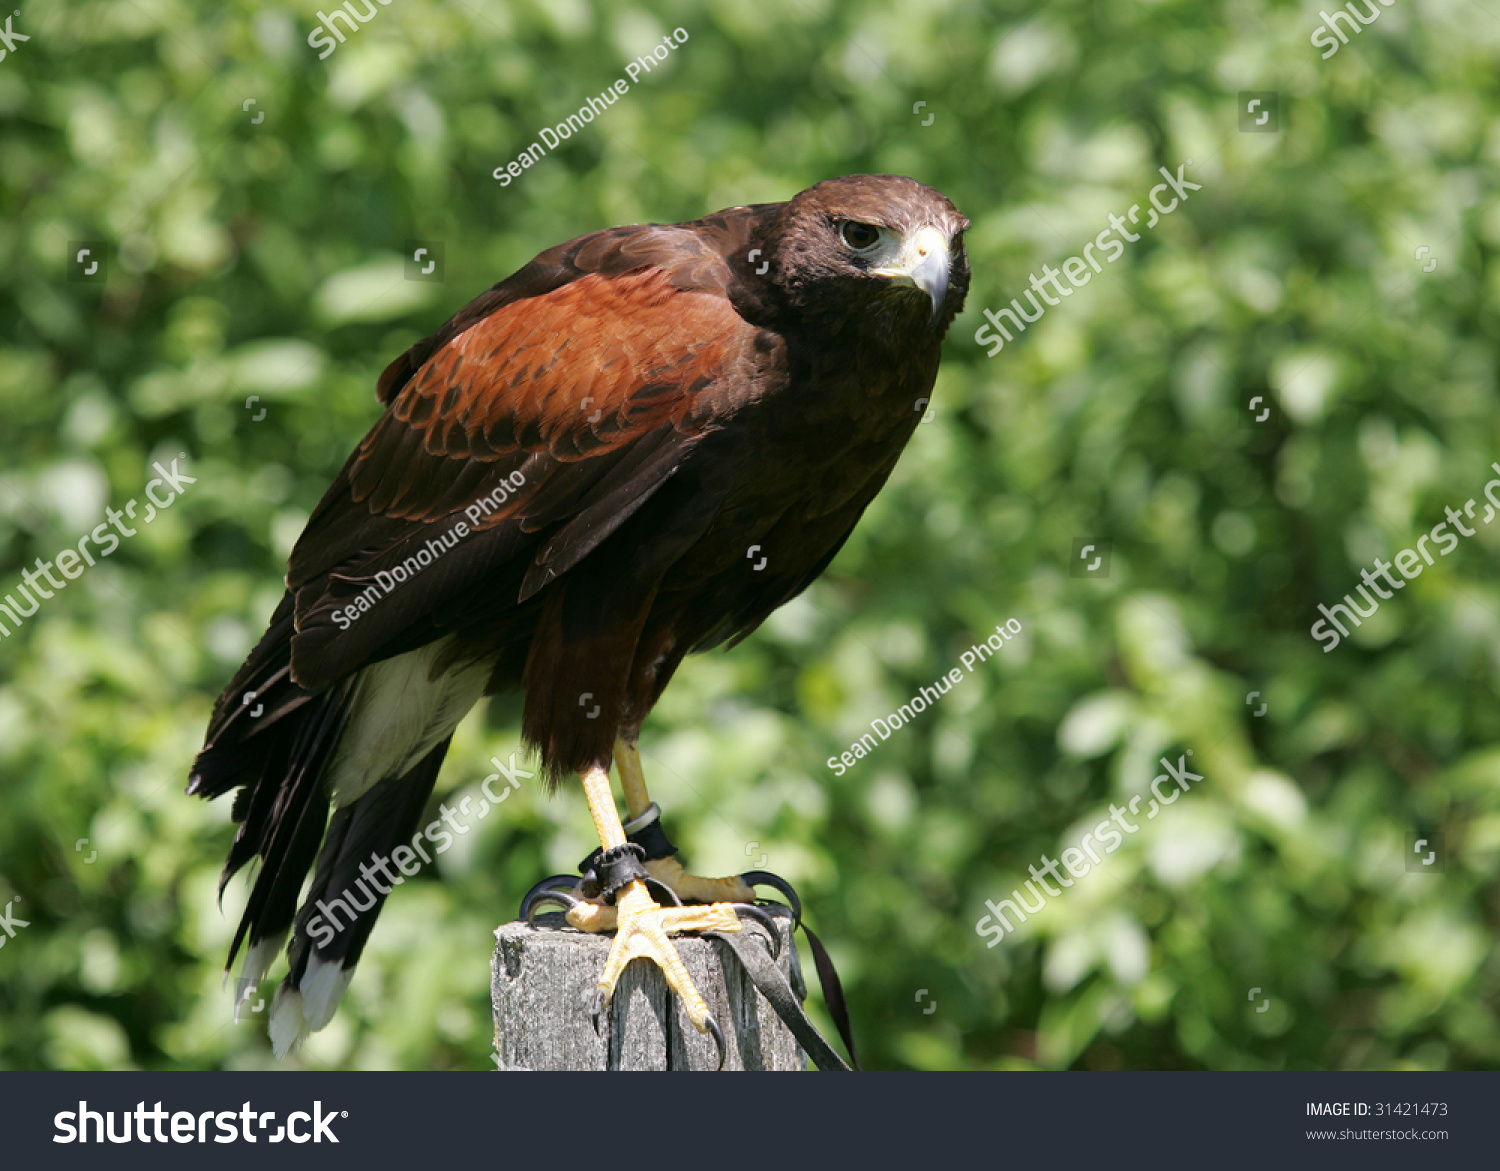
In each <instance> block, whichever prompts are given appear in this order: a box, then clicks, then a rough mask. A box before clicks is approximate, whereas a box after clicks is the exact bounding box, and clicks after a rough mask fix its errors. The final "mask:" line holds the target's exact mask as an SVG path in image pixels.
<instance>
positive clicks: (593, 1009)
mask: <svg viewBox="0 0 1500 1171" xmlns="http://www.w3.org/2000/svg"><path fill="white" fill-rule="evenodd" d="M603 1015H604V989H603V988H595V989H594V999H593V1000H592V1001H591V1002H590V1003H589V1020H590V1021H592V1022H593V1025H594V1036H596V1037H598V1036H600V1035H601V1034H600V1032H599V1020H600V1018H601V1017H603Z"/></svg>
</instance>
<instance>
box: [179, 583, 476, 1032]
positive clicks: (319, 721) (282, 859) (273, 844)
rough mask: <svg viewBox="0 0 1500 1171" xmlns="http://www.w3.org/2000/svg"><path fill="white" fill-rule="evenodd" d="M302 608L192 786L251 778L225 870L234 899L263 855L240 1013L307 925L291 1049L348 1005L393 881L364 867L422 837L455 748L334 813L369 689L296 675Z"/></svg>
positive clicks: (222, 715)
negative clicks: (362, 692)
mask: <svg viewBox="0 0 1500 1171" xmlns="http://www.w3.org/2000/svg"><path fill="white" fill-rule="evenodd" d="M292 619H293V614H292V601H291V595H290V594H288V595H287V596H286V597H285V598H283V600H282V603H281V605H280V606H279V607H277V610H276V613H275V614H274V615H273V616H272V619H271V624H270V628H269V629H268V630H267V631H266V634H265V636H264V637H263V638H262V639H261V641H260V644H259V645H258V646H257V647H256V648H255V650H254V651H252V652H251V654H250V657H249V658H248V659H247V660H246V662H245V665H244V666H243V667H241V668H240V670H239V672H238V673H237V674H236V675H235V678H234V679H233V681H232V682H231V683H230V685H229V686H228V688H226V689H225V691H224V694H223V695H222V696H220V697H219V702H218V704H217V705H216V706H215V709H214V715H213V719H212V720H211V722H210V724H209V734H208V743H207V744H206V745H205V746H204V749H203V751H202V752H201V753H199V755H198V759H197V760H196V761H195V762H194V765H193V771H192V776H191V779H190V781H189V784H188V792H189V793H191V794H194V795H197V796H201V797H204V798H206V799H213V798H215V797H219V796H222V795H223V794H225V793H227V792H229V791H230V790H231V789H234V788H238V789H239V792H238V793H237V794H236V796H235V801H234V808H233V812H232V815H231V816H232V818H233V820H234V821H235V822H237V823H238V825H239V829H238V831H237V832H236V833H235V837H234V843H233V845H232V846H231V847H230V850H229V857H228V858H227V860H226V861H225V863H224V871H223V874H222V875H221V876H220V879H219V893H220V896H221V897H222V895H223V892H224V888H225V886H227V885H228V883H229V880H230V879H231V878H232V877H233V876H234V875H235V874H236V873H237V872H238V871H239V870H240V869H241V868H242V867H243V866H244V865H245V864H246V863H247V862H249V861H250V860H251V859H253V858H259V859H260V861H261V865H260V868H259V871H258V872H257V873H256V876H255V881H254V883H253V885H252V886H251V889H250V897H249V899H248V900H247V902H246V904H245V910H244V914H243V915H242V916H241V917H240V923H239V927H238V928H237V929H236V931H235V933H234V939H233V941H232V942H231V944H230V946H229V955H228V957H227V959H226V960H225V965H224V967H225V973H226V977H227V974H228V972H229V970H230V969H231V968H232V967H233V966H234V960H235V957H236V956H237V955H238V953H239V950H240V948H241V946H246V947H247V948H248V950H247V952H246V956H245V965H244V968H243V970H242V973H241V978H240V980H239V981H238V983H237V985H236V993H237V994H236V1005H235V1011H236V1014H237V1015H238V1013H239V1012H240V1009H241V1007H242V1004H243V1000H244V997H245V996H246V995H247V994H248V993H249V992H251V991H253V989H254V987H255V986H256V985H257V984H258V983H259V982H260V980H261V978H262V977H263V976H264V975H265V972H266V970H267V969H268V968H269V967H270V965H271V963H272V962H273V961H274V959H275V958H276V953H277V952H278V951H280V950H281V945H282V943H283V942H284V941H285V940H286V938H287V936H288V934H292V935H293V938H292V943H291V946H290V948H288V957H289V959H290V961H291V972H290V974H289V975H288V976H287V978H286V980H285V981H283V983H282V986H281V988H280V989H279V990H278V992H277V995H276V999H275V1003H274V1004H273V1006H272V1014H271V1036H272V1042H273V1044H274V1045H275V1048H276V1053H277V1056H278V1057H280V1056H284V1055H285V1054H286V1052H287V1051H288V1050H289V1049H290V1048H292V1047H293V1046H295V1045H297V1044H299V1043H300V1042H301V1041H302V1039H304V1038H305V1037H306V1036H307V1034H308V1033H309V1032H311V1031H313V1030H315V1029H319V1028H322V1027H323V1025H325V1024H327V1023H328V1020H329V1019H330V1018H331V1017H332V1015H333V1012H334V1010H335V1009H336V1008H337V1007H338V1002H339V999H340V997H341V996H342V995H343V992H344V989H345V988H347V987H348V983H349V979H350V977H351V976H352V974H353V969H354V965H355V964H356V963H357V962H358V960H359V956H360V952H361V951H362V950H363V948H364V944H365V940H366V939H368V938H369V934H370V930H371V928H372V927H373V926H374V924H375V919H376V916H378V915H379V914H380V908H381V906H382V905H383V904H384V901H385V894H386V893H387V892H388V890H389V886H385V889H384V890H381V889H379V886H376V887H375V888H374V889H373V890H371V889H370V884H369V883H368V882H367V879H368V875H364V874H362V873H361V872H360V870H359V866H360V864H361V863H362V862H363V863H367V864H374V863H379V862H382V861H386V860H389V859H390V857H391V853H392V852H393V851H394V849H395V848H396V847H397V846H398V845H402V844H406V843H409V842H410V841H411V838H412V836H413V834H414V832H415V828H416V823H417V821H418V820H419V819H420V817H421V814H422V809H423V807H424V806H425V804H426V802H427V798H428V797H429V796H430V795H431V793H432V787H433V783H434V781H435V780H436V778H437V773H438V767H439V765H441V763H442V760H443V755H444V753H445V752H446V751H447V748H448V741H447V740H444V741H443V742H442V743H441V744H439V745H438V746H437V747H436V748H434V749H433V750H432V751H431V752H429V753H428V754H427V755H426V756H425V757H424V758H422V760H421V761H419V762H418V763H417V764H416V765H414V766H413V767H412V768H411V769H409V770H408V771H407V772H406V773H405V774H404V775H402V776H399V777H391V778H387V779H385V780H383V781H381V782H379V783H378V784H375V785H373V786H372V787H371V788H370V789H369V791H367V792H366V793H364V794H363V796H361V797H360V798H359V799H358V800H356V801H354V802H352V803H350V804H349V805H348V806H346V807H345V808H343V809H340V810H338V811H337V812H335V813H334V815H333V818H332V821H331V822H330V820H329V816H328V810H329V793H328V786H327V778H326V774H327V771H328V765H329V763H330V761H331V760H332V759H333V756H334V753H335V750H336V749H337V747H338V743H339V739H340V737H341V736H342V735H343V732H344V729H345V727H346V725H347V724H348V722H349V717H350V714H351V710H352V706H353V695H354V691H355V688H354V686H353V682H352V680H351V681H344V682H341V683H338V684H335V685H333V686H332V687H329V688H327V689H326V690H324V691H321V692H316V693H315V692H308V691H304V690H303V689H302V688H300V687H298V686H297V685H296V684H295V683H293V682H292V681H291V670H290V663H291V636H292ZM325 829H326V830H327V831H328V833H327V838H326V841H325V838H324V831H325ZM320 843H321V845H322V850H321V852H320V851H319V845H320ZM372 855H373V858H372ZM315 861H316V863H317V870H316V873H315V875H314V878H313V884H312V890H311V892H310V894H309V895H308V897H307V899H306V901H305V902H304V904H303V906H302V910H301V913H300V914H299V913H298V909H297V898H298V895H299V893H300V892H301V889H302V884H303V883H304V881H306V879H307V875H308V872H309V871H310V870H312V869H313V864H314V862H315ZM376 873H377V874H380V873H383V872H382V871H380V870H379V869H378V868H377V869H376ZM395 881H397V882H400V881H403V880H402V879H401V878H400V877H399V876H397V878H396V880H395ZM380 885H384V884H383V883H382V884H380ZM360 892H364V897H360ZM340 903H342V905H344V906H346V907H347V908H348V911H347V914H344V915H340V916H338V918H337V922H336V924H335V923H330V922H329V921H328V920H327V919H326V918H325V917H324V915H323V914H321V913H320V911H319V907H320V904H321V905H323V906H325V907H329V908H333V909H335V910H336V908H337V906H338V905H340ZM294 922H295V928H296V930H295V933H293V926H294Z"/></svg>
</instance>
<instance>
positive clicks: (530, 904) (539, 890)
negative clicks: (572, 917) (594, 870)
mask: <svg viewBox="0 0 1500 1171" xmlns="http://www.w3.org/2000/svg"><path fill="white" fill-rule="evenodd" d="M577 886H578V879H576V878H574V877H573V876H572V875H570V874H554V875H552V876H551V877H550V878H544V879H542V881H541V882H539V883H537V884H536V885H535V886H534V887H532V888H531V889H530V890H529V891H527V892H526V897H525V898H524V899H522V900H521V918H523V919H525V920H526V922H528V923H530V922H531V919H532V915H533V914H535V912H536V907H537V904H539V903H543V902H558V903H562V902H564V900H563V899H560V898H553V897H552V896H553V895H554V894H556V893H557V890H556V888H559V887H567V888H568V890H567V892H566V893H567V895H568V898H570V899H572V900H573V901H572V902H571V903H566V904H565V905H567V906H570V907H571V906H572V905H574V903H577V902H578V899H577V897H576V896H575V895H573V893H572V892H573V890H574V889H576V888H577Z"/></svg>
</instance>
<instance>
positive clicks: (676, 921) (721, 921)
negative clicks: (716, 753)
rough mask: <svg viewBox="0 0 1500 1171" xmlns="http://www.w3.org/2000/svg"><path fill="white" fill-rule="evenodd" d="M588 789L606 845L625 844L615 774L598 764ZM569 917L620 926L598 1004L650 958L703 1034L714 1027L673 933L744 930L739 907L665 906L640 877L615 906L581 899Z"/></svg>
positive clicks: (596, 927)
mask: <svg viewBox="0 0 1500 1171" xmlns="http://www.w3.org/2000/svg"><path fill="white" fill-rule="evenodd" d="M637 767H638V764H637ZM583 792H584V796H585V797H586V798H587V799H588V803H589V813H590V814H591V815H592V816H593V818H594V829H595V831H596V832H597V833H598V835H599V844H600V846H602V847H603V848H604V849H606V850H609V849H612V848H614V847H615V846H621V845H624V844H625V829H624V827H623V826H622V825H621V824H620V814H619V812H618V811H617V810H616V809H615V798H614V794H613V793H612V792H611V791H610V787H609V774H608V773H607V772H605V771H604V769H602V768H592V769H590V770H589V771H588V772H586V773H584V775H583ZM567 918H568V922H569V923H571V924H572V925H573V926H575V927H578V928H580V929H582V930H584V931H608V930H610V928H613V929H614V931H615V941H614V943H613V944H612V945H611V946H610V949H609V958H608V959H606V960H605V962H604V972H603V973H602V974H601V975H600V977H599V997H598V1001H597V1002H596V1003H597V1004H598V1007H599V1008H600V1009H601V1010H602V1009H604V1008H607V1007H608V1006H609V1002H610V1000H611V998H612V997H613V996H614V992H615V985H616V984H617V983H618V982H619V979H620V976H621V974H622V973H623V972H624V971H625V965H626V964H628V963H629V962H630V961H631V960H634V959H649V960H651V961H652V962H653V963H655V964H656V966H657V967H659V968H660V969H661V970H662V975H663V976H664V977H666V981H667V984H668V986H669V987H670V988H671V989H672V991H674V992H676V993H677V995H678V997H679V998H680V999H681V1000H682V1006H683V1008H684V1009H685V1010H686V1011H687V1014H688V1019H689V1020H690V1021H692V1022H693V1026H694V1027H695V1028H696V1029H697V1030H698V1031H699V1032H700V1033H706V1032H709V1031H710V1028H711V1020H710V1016H709V1011H708V1005H707V1004H705V1003H704V1001H703V997H702V996H701V995H699V993H698V989H697V988H696V987H695V986H694V985H693V980H692V977H691V976H689V975H688V970H687V967H686V965H684V964H683V962H682V957H681V956H679V955H678V954H677V949H676V948H675V947H673V946H672V943H671V941H670V940H669V939H668V938H667V935H668V933H669V932H672V931H738V930H740V921H739V917H738V916H737V915H736V914H735V913H734V908H733V907H730V906H728V905H726V904H724V903H716V904H713V905H710V906H692V907H665V908H664V907H661V906H658V905H657V903H656V901H655V900H654V899H652V897H651V894H650V892H649V891H648V890H647V889H646V884H645V883H644V882H642V881H641V880H640V879H636V880H635V881H633V882H631V883H629V884H628V885H626V886H625V887H623V888H622V889H621V890H620V891H619V892H618V893H617V894H616V897H615V905H614V906H613V907H602V906H599V905H597V904H594V903H580V904H579V905H578V906H576V907H574V908H573V909H572V910H570V911H569V912H568V916H567Z"/></svg>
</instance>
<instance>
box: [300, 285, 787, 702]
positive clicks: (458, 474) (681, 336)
mask: <svg viewBox="0 0 1500 1171" xmlns="http://www.w3.org/2000/svg"><path fill="white" fill-rule="evenodd" d="M692 259H693V262H694V263H695V264H697V265H699V266H701V265H702V263H703V260H702V257H701V256H694V257H693V258H692ZM674 278H675V279H674ZM683 283H684V282H683V281H682V280H681V277H680V275H676V274H674V273H672V272H671V271H670V270H667V269H663V268H660V267H648V268H640V269H636V270H633V271H630V272H627V273H624V274H621V275H618V276H605V275H602V274H598V273H587V274H584V275H581V276H580V277H578V279H576V280H574V281H572V282H570V283H567V284H564V285H562V286H560V287H558V288H555V289H553V290H552V291H550V292H547V293H545V294H543V295H541V296H535V297H528V298H525V299H522V300H514V301H511V302H509V303H506V304H502V305H501V306H500V307H499V308H498V309H496V310H495V311H494V312H493V313H491V314H490V315H488V316H487V317H484V318H482V319H480V320H478V321H477V322H475V323H474V324H473V325H471V326H469V327H468V328H467V329H464V330H463V331H462V332H459V333H457V334H454V335H453V336H451V337H450V338H449V340H448V341H446V342H445V343H444V344H442V345H441V346H439V347H437V348H436V349H435V350H434V351H433V352H432V354H431V356H430V357H429V358H428V359H427V360H426V362H425V363H424V364H423V365H422V366H421V367H420V368H419V369H418V370H417V372H416V373H415V375H414V376H412V377H411V378H410V380H409V381H408V382H407V383H406V384H405V385H404V386H402V387H401V389H400V390H399V391H398V392H397V393H396V396H395V398H394V401H393V402H392V404H391V407H390V409H389V410H388V411H387V412H386V414H385V415H384V416H382V418H381V419H380V421H379V422H378V423H377V424H376V425H375V427H374V428H373V429H372V431H371V432H370V434H369V435H368V436H367V437H366V438H365V440H364V442H363V443H361V444H360V446H359V449H358V450H357V451H356V452H355V453H354V455H353V456H352V457H351V458H350V460H349V462H348V463H347V464H346V465H345V467H344V470H343V472H342V473H341V474H340V476H339V478H338V480H337V481H335V483H334V484H333V486H332V487H331V488H330V489H329V491H328V493H327V494H326V495H325V497H324V499H323V501H322V502H321V503H320V504H319V506H318V508H317V510H316V511H315V512H314V514H313V516H312V518H311V520H310V521H309V523H308V527H307V530H306V531H305V532H304V534H303V536H302V538H301V540H300V541H299V542H298V545H297V548H296V549H295V550H294V552H293V555H292V560H291V567H290V570H289V572H288V575H287V584H288V586H289V587H290V588H291V589H292V590H293V591H294V593H295V595H296V613H297V624H296V625H297V635H296V637H295V639H294V641H293V664H292V665H293V676H294V677H295V678H296V680H297V682H299V683H300V684H302V685H303V686H304V687H316V686H321V685H322V684H324V683H326V682H331V681H332V680H333V679H335V678H337V677H339V676H340V675H343V674H345V673H347V672H348V671H350V670H353V669H355V668H357V667H359V666H360V665H362V664H363V663H364V662H367V661H370V660H371V658H372V657H375V656H376V655H377V654H379V653H388V649H389V647H388V644H390V643H391V641H392V640H393V639H395V638H396V637H397V636H398V635H403V636H405V637H404V638H403V639H402V643H401V644H402V646H403V647H404V646H405V645H407V644H409V643H410V642H411V641H412V637H411V636H412V633H413V627H414V625H415V624H419V623H421V622H422V620H424V619H430V617H431V616H432V615H433V614H434V612H435V611H436V610H437V609H438V608H440V607H441V606H442V605H443V604H444V603H445V602H448V601H451V600H452V599H453V598H454V597H456V596H458V595H459V594H461V593H463V592H464V591H465V590H466V589H471V588H472V587H473V586H475V585H476V584H477V582H478V581H479V580H481V579H488V578H492V577H495V576H496V575H497V574H498V575H499V577H500V578H501V579H503V580H504V581H505V582H506V583H507V584H508V585H514V586H516V587H517V593H516V594H514V595H513V598H515V599H516V600H519V599H520V598H521V597H523V596H526V595H529V594H530V593H533V592H535V591H536V590H537V589H539V588H540V587H541V586H542V585H544V584H545V583H546V581H548V580H551V578H552V577H555V576H556V575H557V574H560V573H562V572H564V571H565V570H566V569H567V568H568V567H569V566H571V565H572V564H575V563H576V562H577V561H578V560H579V559H580V558H581V557H582V556H584V555H585V554H587V552H588V551H589V550H590V549H592V548H593V547H594V546H596V545H597V544H598V542H599V541H601V540H603V539H604V537H606V536H608V535H609V533H610V532H612V531H614V529H615V528H616V527H617V526H618V524H619V523H620V522H621V521H623V520H624V519H625V518H626V517H628V516H629V515H630V514H631V513H632V512H633V511H634V510H635V509H636V508H638V507H639V506H640V504H641V503H643V502H644V500H645V499H646V498H647V497H649V496H650V494H651V493H652V492H653V491H655V490H656V488H658V487H659V486H660V485H661V483H662V482H663V481H664V480H665V479H666V478H667V477H668V476H669V475H671V473H672V471H673V470H674V469H675V467H676V466H677V464H678V463H679V462H680V460H681V458H682V455H683V453H684V452H685V451H686V450H687V448H688V447H689V446H690V445H691V444H692V443H693V442H694V441H695V440H696V439H697V438H698V437H700V436H701V435H702V434H703V433H705V432H706V431H707V430H709V429H711V428H712V427H713V426H714V425H715V423H716V421H717V420H719V419H721V418H723V417H724V416H725V415H727V414H728V413H731V412H732V411H733V410H734V409H735V407H736V406H737V405H738V404H739V403H741V402H743V401H744V400H745V399H747V398H748V397H750V395H751V394H752V393H754V391H753V389H752V388H753V387H754V386H755V385H756V383H755V381H754V378H753V377H752V376H753V375H754V374H756V373H757V372H759V371H760V370H761V369H762V367H763V364H764V349H765V347H764V345H762V346H760V347H759V348H757V346H756V344H755V343H756V340H757V337H758V335H759V331H758V330H756V329H755V328H754V327H752V326H749V325H747V324H746V322H745V321H744V320H743V319H742V318H741V317H740V316H739V315H738V314H737V313H736V312H735V310H734V309H733V308H732V306H731V305H730V304H729V302H728V300H726V299H725V298H724V297H723V295H722V294H721V293H719V292H717V291H715V292H706V291H705V292H700V291H687V290H684V289H683V288H682V284H683ZM516 472H519V473H520V474H521V475H522V476H524V477H525V482H524V485H523V486H522V487H521V489H520V490H519V491H518V492H516V493H515V494H514V495H512V496H511V497H510V498H509V499H508V500H507V501H506V502H505V503H504V504H503V505H502V506H501V507H500V508H498V509H496V510H495V511H493V512H489V513H487V514H486V515H485V516H484V517H483V518H482V519H481V520H480V523H479V524H478V525H476V526H473V527H474V528H475V529H476V534H475V535H474V536H471V537H469V538H467V539H466V540H465V541H464V543H463V544H462V545H461V546H460V548H459V549H458V550H456V551H455V552H453V553H450V554H447V555H445V556H444V557H443V558H442V559H441V560H440V561H439V563H438V565H437V566H436V567H435V569H434V570H430V571H426V572H424V573H423V574H422V575H421V576H420V577H419V578H417V579H414V581H413V582H412V583H411V584H409V585H406V586H403V587H402V588H401V590H399V591H398V592H397V594H395V595H392V597H390V598H389V599H386V600H384V601H382V602H381V604H380V605H379V606H378V607H376V610H375V611H372V612H371V613H370V614H368V615H365V616H363V617H362V618H361V619H360V621H359V622H358V623H356V624H355V625H354V626H353V627H352V628H351V629H349V630H347V631H346V630H343V629H341V628H340V627H339V626H336V625H335V624H334V621H333V618H332V614H333V613H334V612H335V611H337V610H339V609H341V608H342V607H343V606H345V605H346V604H347V603H348V601H349V599H350V598H351V597H353V596H355V595H357V594H358V593H360V592H361V591H362V590H364V589H367V588H368V586H369V585H370V584H371V583H372V582H373V581H374V580H375V576H376V574H377V573H378V572H379V571H380V570H382V569H386V570H389V569H390V568H391V567H392V566H393V565H398V564H400V563H401V561H402V560H403V559H404V558H406V557H409V556H411V555H412V554H413V553H414V552H415V551H416V550H418V549H420V548H422V547H423V545H424V543H425V542H426V541H427V540H428V539H429V538H431V537H434V536H437V535H438V534H439V533H446V532H448V531H449V530H450V529H451V526H452V524H453V523H454V522H455V521H456V520H459V519H465V518H464V509H465V508H466V507H467V506H469V505H470V504H472V503H473V502H474V501H475V500H477V499H479V498H480V497H483V496H487V495H490V494H491V493H492V492H493V491H494V490H495V489H496V488H497V487H499V486H500V484H501V482H502V481H503V480H504V479H505V478H506V477H507V476H512V475H513V474H514V473H516ZM544 530H545V531H544ZM507 570H509V571H510V572H508V573H507V572H506V571H507ZM512 578H514V581H513V582H512V580H511V579H512ZM377 611H378V613H377ZM432 633H433V634H434V635H435V634H436V633H437V632H436V630H435V629H434V630H433V632H432Z"/></svg>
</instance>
